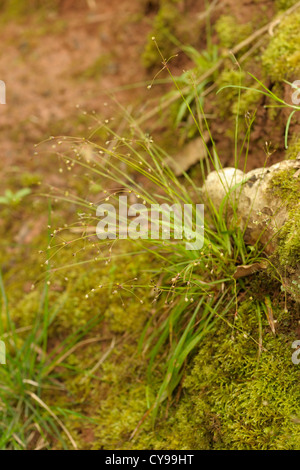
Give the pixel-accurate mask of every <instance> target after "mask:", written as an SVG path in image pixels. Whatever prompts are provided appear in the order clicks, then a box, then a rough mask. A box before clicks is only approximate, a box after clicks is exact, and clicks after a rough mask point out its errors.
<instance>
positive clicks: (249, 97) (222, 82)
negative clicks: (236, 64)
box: [216, 69, 261, 117]
mask: <svg viewBox="0 0 300 470" xmlns="http://www.w3.org/2000/svg"><path fill="white" fill-rule="evenodd" d="M246 78H247V76H246V73H245V72H244V71H239V70H234V69H225V70H223V72H221V74H220V75H219V77H218V78H217V80H216V82H217V84H218V88H219V89H221V88H223V87H228V88H224V89H223V90H222V91H221V92H220V93H219V94H218V107H219V112H220V114H221V116H227V115H228V113H230V114H232V115H234V116H236V115H237V113H238V114H239V116H242V117H244V116H245V114H246V113H247V112H251V111H254V109H255V108H256V107H257V106H258V104H259V102H260V100H261V95H260V94H259V93H257V92H256V91H255V89H256V88H258V87H256V86H254V87H253V89H251V90H241V92H240V99H239V89H238V88H233V87H239V86H247V85H245V82H246Z"/></svg>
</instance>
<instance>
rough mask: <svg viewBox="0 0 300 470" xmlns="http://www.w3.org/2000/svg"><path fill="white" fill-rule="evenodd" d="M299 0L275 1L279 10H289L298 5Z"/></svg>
mask: <svg viewBox="0 0 300 470" xmlns="http://www.w3.org/2000/svg"><path fill="white" fill-rule="evenodd" d="M297 1H298V0H275V4H276V8H277V9H278V10H287V9H288V8H290V7H292V6H293V5H295V3H297Z"/></svg>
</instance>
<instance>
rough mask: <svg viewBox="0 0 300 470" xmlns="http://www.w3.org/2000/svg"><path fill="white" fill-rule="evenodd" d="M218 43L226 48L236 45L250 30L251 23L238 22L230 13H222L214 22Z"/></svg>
mask: <svg viewBox="0 0 300 470" xmlns="http://www.w3.org/2000/svg"><path fill="white" fill-rule="evenodd" d="M215 28H216V31H217V33H218V36H219V40H220V44H221V46H223V47H226V48H227V49H230V48H232V47H233V46H236V45H237V44H238V43H239V42H241V41H243V40H244V39H246V38H247V37H248V36H249V35H250V34H251V32H252V25H251V23H245V24H240V23H239V22H238V21H237V20H236V18H234V17H233V16H232V15H222V16H220V18H219V19H218V21H217V22H216V24H215Z"/></svg>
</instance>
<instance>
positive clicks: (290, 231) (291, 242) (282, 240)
mask: <svg viewBox="0 0 300 470" xmlns="http://www.w3.org/2000/svg"><path fill="white" fill-rule="evenodd" d="M295 171H296V170H295V169H290V170H285V171H282V172H280V173H279V174H277V175H276V176H275V177H274V178H273V180H272V183H271V185H272V189H271V191H273V192H274V194H275V195H276V197H277V198H279V199H280V200H282V201H283V203H284V204H286V206H287V208H288V210H289V215H288V220H287V222H286V223H285V224H284V226H283V228H282V229H281V230H280V233H279V244H278V248H277V250H276V254H275V256H276V257H278V261H279V263H278V264H279V269H280V273H281V275H282V277H283V279H284V286H283V288H284V289H286V290H287V291H289V292H292V294H293V295H294V297H295V298H296V299H298V300H300V273H299V259H300V206H299V194H300V179H299V178H298V177H295V176H294V175H295Z"/></svg>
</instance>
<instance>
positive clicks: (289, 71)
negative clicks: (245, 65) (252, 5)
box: [262, 10, 300, 81]
mask: <svg viewBox="0 0 300 470" xmlns="http://www.w3.org/2000/svg"><path fill="white" fill-rule="evenodd" d="M299 24H300V12H299V11H298V10H297V11H296V12H295V13H293V14H292V15H289V16H287V17H286V18H285V19H283V20H282V22H281V23H280V25H279V26H278V28H277V29H275V33H274V36H273V37H272V38H271V40H270V42H269V45H268V47H267V48H266V50H265V52H264V54H263V56H262V65H263V67H264V69H265V72H266V75H268V76H269V77H270V78H271V80H274V81H281V80H284V79H285V80H290V79H293V77H297V76H298V75H299V72H300V51H299V39H300V35H299Z"/></svg>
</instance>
